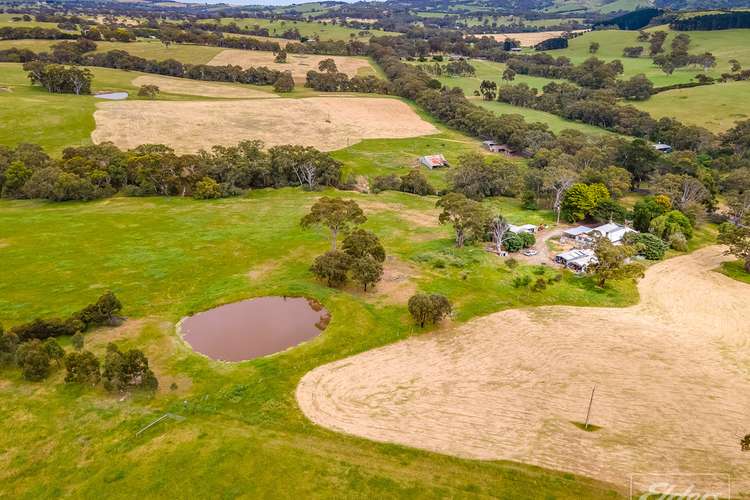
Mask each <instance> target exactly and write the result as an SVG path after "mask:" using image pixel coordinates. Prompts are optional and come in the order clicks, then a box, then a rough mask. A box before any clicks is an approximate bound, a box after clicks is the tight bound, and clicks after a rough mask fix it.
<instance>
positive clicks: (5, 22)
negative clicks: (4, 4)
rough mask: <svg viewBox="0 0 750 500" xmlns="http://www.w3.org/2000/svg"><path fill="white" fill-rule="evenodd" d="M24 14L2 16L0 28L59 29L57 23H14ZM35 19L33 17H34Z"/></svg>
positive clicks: (0, 15)
mask: <svg viewBox="0 0 750 500" xmlns="http://www.w3.org/2000/svg"><path fill="white" fill-rule="evenodd" d="M21 16H23V14H0V28H5V27H11V28H47V29H59V28H58V27H57V23H46V22H45V23H42V22H37V21H34V20H33V19H32V20H31V21H13V20H12V19H13V18H14V17H21ZM32 18H33V16H32Z"/></svg>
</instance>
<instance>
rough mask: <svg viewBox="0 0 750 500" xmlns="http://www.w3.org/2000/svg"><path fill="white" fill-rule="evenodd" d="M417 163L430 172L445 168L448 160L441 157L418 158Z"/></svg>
mask: <svg viewBox="0 0 750 500" xmlns="http://www.w3.org/2000/svg"><path fill="white" fill-rule="evenodd" d="M419 163H421V164H422V165H424V166H425V167H427V168H429V169H430V170H432V169H433V168H440V167H447V166H448V160H446V159H445V156H443V155H427V156H420V157H419Z"/></svg>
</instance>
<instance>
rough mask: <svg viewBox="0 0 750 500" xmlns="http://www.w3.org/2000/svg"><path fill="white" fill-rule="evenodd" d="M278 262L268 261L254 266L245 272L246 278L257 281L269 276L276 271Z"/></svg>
mask: <svg viewBox="0 0 750 500" xmlns="http://www.w3.org/2000/svg"><path fill="white" fill-rule="evenodd" d="M278 267H279V262H278V261H275V260H274V261H269V262H264V263H263V264H258V265H257V266H254V267H253V268H252V269H250V271H248V272H247V277H248V278H250V280H252V281H257V280H259V279H263V278H265V277H266V276H268V275H269V274H271V273H272V272H273V271H275V270H276V269H278Z"/></svg>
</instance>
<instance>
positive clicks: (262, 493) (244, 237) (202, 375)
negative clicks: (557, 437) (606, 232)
mask: <svg viewBox="0 0 750 500" xmlns="http://www.w3.org/2000/svg"><path fill="white" fill-rule="evenodd" d="M321 194H327V195H331V196H345V197H347V198H354V199H356V200H357V201H358V202H359V203H360V204H361V205H362V206H363V207H364V208H365V209H366V211H367V215H368V221H367V223H366V224H365V227H366V228H368V229H370V230H372V231H374V232H375V233H377V234H378V236H379V237H380V238H381V239H382V241H383V243H384V245H385V248H386V250H387V252H388V254H389V255H392V256H394V257H395V258H397V259H399V260H401V261H403V262H405V263H408V265H409V266H411V267H412V268H413V269H414V276H413V278H412V279H413V280H414V282H415V283H416V286H417V288H418V289H421V290H425V291H440V292H441V293H444V294H446V295H447V296H448V297H450V299H451V300H453V301H454V303H455V305H456V321H459V322H461V321H465V320H468V319H470V318H472V317H476V316H478V315H482V314H487V313H490V312H493V311H498V310H501V309H505V308H509V307H520V306H527V305H541V304H558V303H564V304H578V305H588V306H590V305H601V306H605V305H606V306H612V305H617V306H621V305H626V304H632V303H633V302H635V301H636V300H637V293H636V289H635V287H634V286H633V284H632V283H630V282H624V283H619V284H617V285H616V286H615V287H613V288H611V289H608V290H606V291H600V290H597V289H596V288H595V287H594V286H593V283H592V282H591V280H590V279H588V278H579V277H575V276H573V275H571V274H568V273H565V274H564V277H563V280H562V281H561V282H559V283H555V284H554V285H552V286H550V287H548V288H547V290H545V291H544V292H539V293H535V292H531V291H530V290H527V289H521V290H519V289H516V288H513V287H512V286H511V280H512V278H513V276H515V275H520V274H525V273H530V271H531V270H530V269H529V268H527V267H524V266H522V267H521V268H519V269H517V270H515V271H510V270H508V269H507V267H505V266H504V265H502V264H501V263H500V261H499V260H498V259H497V258H496V257H494V256H493V255H491V254H489V253H486V252H484V251H483V250H481V249H480V248H479V247H470V248H465V249H461V250H459V249H455V248H454V246H453V243H452V239H451V231H450V229H449V228H446V227H443V226H433V225H431V224H419V225H417V224H415V223H414V222H413V221H412V215H411V214H413V213H420V214H424V215H429V214H434V211H433V210H434V209H433V207H434V203H435V198H434V197H428V198H421V197H416V196H411V195H405V194H400V193H382V194H380V195H377V196H376V195H361V194H357V193H341V192H334V191H329V192H325V193H307V192H303V191H300V190H297V189H283V190H275V191H274V190H260V191H253V192H251V193H250V194H249V195H247V196H246V197H243V198H233V199H224V200H217V201H208V202H198V201H194V200H191V199H183V198H113V199H108V200H102V201H97V202H91V203H56V204H55V203H42V202H33V201H0V259H1V260H2V262H3V280H0V321H1V322H2V323H3V324H4V325H5V326H11V325H13V324H17V323H20V322H23V321H27V320H29V319H31V318H34V317H36V316H45V317H47V316H57V315H64V314H67V313H70V312H71V311H74V310H76V309H78V308H80V307H82V306H84V305H85V304H88V303H89V302H91V301H92V300H94V299H95V298H96V297H97V296H98V295H100V294H101V293H102V292H103V291H104V290H113V291H114V292H115V293H116V294H117V295H118V297H120V298H121V300H122V302H123V303H124V310H123V314H124V315H126V316H127V317H128V320H127V322H126V323H125V325H124V326H123V327H120V328H118V329H108V328H104V329H99V330H96V331H94V332H89V333H87V334H86V339H87V340H86V342H87V346H88V347H87V348H90V349H92V350H93V351H94V352H96V353H97V354H99V355H102V354H103V351H104V347H105V345H106V343H107V342H108V341H110V340H114V341H116V342H117V343H118V344H119V345H121V346H123V347H138V348H141V349H143V350H144V351H145V352H146V354H147V355H148V356H149V359H150V361H151V366H152V367H153V369H154V370H155V371H156V373H157V376H158V377H159V379H160V382H161V389H160V391H159V393H157V395H156V396H155V397H154V398H152V399H150V398H146V397H144V396H140V395H135V396H133V397H127V398H123V399H121V398H120V397H119V396H117V397H113V396H110V395H108V394H106V393H104V392H103V391H102V390H101V389H86V388H83V387H73V386H65V385H64V384H63V383H62V373H61V371H60V370H59V369H58V370H56V371H55V372H54V373H53V375H52V377H51V378H50V379H49V380H46V381H44V382H41V383H30V382H25V381H23V380H21V378H20V376H19V374H18V373H17V372H16V371H15V370H4V371H2V372H0V398H2V400H3V401H4V404H3V405H0V418H2V420H3V422H4V424H3V425H4V428H5V432H3V433H0V448H1V449H2V450H3V454H2V456H3V467H2V469H1V470H0V481H1V482H2V485H3V492H4V494H5V495H7V496H9V497H13V498H40V497H52V496H55V497H59V496H75V497H79V498H88V497H97V496H105V495H106V496H107V498H133V497H134V496H141V497H173V496H180V497H185V496H187V497H191V498H201V497H213V496H215V495H216V492H221V493H222V495H223V496H250V497H268V496H274V497H277V498H278V497H285V498H286V497H297V498H331V497H335V496H340V495H341V494H342V492H344V491H346V492H349V494H350V495H351V496H355V497H360V498H364V497H367V498H410V499H411V498H434V497H451V498H475V497H484V496H502V497H505V498H521V497H528V496H529V494H530V492H534V494H535V495H537V494H538V495H542V496H545V497H548V498H558V499H566V498H570V499H573V498H576V499H578V498H591V499H601V498H615V497H619V495H620V493H619V492H618V491H619V490H615V487H614V486H611V485H607V484H603V483H600V482H597V481H593V480H589V479H586V478H581V477H577V476H574V475H572V474H564V473H558V472H553V471H547V470H544V469H541V468H538V467H531V466H526V465H522V464H517V463H511V462H503V461H471V460H461V459H457V458H452V457H448V456H444V455H439V454H434V453H428V452H424V451H419V450H415V449H410V448H406V447H403V446H398V445H390V444H378V443H374V442H370V441H367V440H364V439H359V438H355V437H350V436H346V435H343V434H338V433H335V432H332V431H328V430H325V429H323V428H320V427H317V426H315V425H313V424H312V423H310V422H309V421H308V420H307V419H306V418H305V417H304V416H303V415H302V414H301V413H300V411H299V409H298V407H297V404H296V400H295V396H294V391H295V388H296V385H297V382H298V381H299V379H300V378H301V377H302V376H303V375H304V374H305V373H306V372H307V371H309V370H310V369H312V368H314V367H316V366H319V365H321V364H324V363H327V362H330V361H333V360H336V359H340V358H343V357H346V356H349V355H352V354H355V353H358V352H362V351H365V350H368V349H372V348H374V347H377V346H380V345H384V344H388V343H391V342H395V341H398V340H401V339H404V338H407V337H409V336H412V335H418V334H421V333H422V331H420V330H419V329H417V328H415V327H414V326H413V325H412V323H411V321H410V320H409V319H408V314H407V312H406V307H405V305H404V304H403V303H400V302H395V303H393V302H391V301H389V300H388V298H387V297H382V296H378V295H377V293H376V292H375V293H373V292H370V293H368V294H363V293H361V292H359V291H355V290H354V289H353V288H351V289H347V290H343V291H340V290H332V289H329V288H326V287H325V286H323V285H321V284H320V283H318V282H317V281H316V280H314V279H313V278H312V276H311V275H310V273H309V271H308V268H309V265H310V262H311V260H312V259H313V258H314V257H315V256H316V255H318V254H320V253H322V252H324V251H325V250H326V249H327V248H328V243H327V237H326V235H325V234H324V232H322V231H317V230H303V229H301V228H300V226H299V219H300V217H301V216H302V215H303V214H304V213H305V212H306V211H307V210H308V208H309V206H310V204H311V203H312V202H313V201H314V199H315V198H316V197H317V196H320V195H321ZM493 203H494V204H495V208H496V209H501V210H502V211H503V212H504V213H505V214H506V215H507V216H508V217H509V218H510V220H512V221H517V222H525V221H538V220H546V221H549V220H550V219H551V214H550V213H549V212H544V211H540V212H525V211H522V210H521V209H520V208H519V207H518V203H517V202H516V201H514V200H505V199H502V200H497V201H494V202H493ZM269 294H275V295H305V296H310V297H314V298H317V299H318V300H320V301H321V302H323V304H324V305H325V306H326V308H328V310H329V311H330V312H331V314H332V321H331V323H330V325H329V327H328V328H327V329H326V331H325V332H324V333H323V334H322V335H321V336H320V337H318V338H316V339H314V340H312V341H310V342H308V343H306V344H303V345H301V346H299V347H297V348H294V349H291V350H289V351H286V352H284V353H281V354H278V355H275V356H271V357H267V358H263V359H258V360H254V361H248V362H242V363H234V364H228V363H220V362H213V361H210V360H208V359H207V358H204V357H202V356H199V355H197V354H195V353H193V352H192V351H191V350H190V349H189V348H188V347H187V346H186V344H184V343H183V342H182V341H181V340H180V339H179V337H178V336H177V334H176V333H175V330H174V324H175V322H176V321H178V320H179V319H180V318H181V317H183V316H184V315H186V314H190V313H192V312H196V311H200V310H204V309H207V308H210V307H212V306H215V305H218V304H223V303H227V302H232V301H236V300H240V299H244V298H248V297H253V296H260V295H269ZM62 343H63V344H64V345H68V344H69V342H68V340H67V339H63V340H62ZM173 384H174V385H173ZM170 386H171V388H170ZM166 412H170V413H174V414H177V415H180V416H182V417H185V420H184V421H181V422H175V421H171V420H168V421H165V422H162V423H160V424H158V425H157V426H155V427H153V428H151V429H149V430H148V431H146V432H144V433H143V434H141V435H139V436H136V435H135V434H136V432H137V431H138V430H139V429H141V428H143V427H144V426H145V425H147V424H148V423H149V422H152V421H153V420H155V419H156V418H158V417H159V416H162V415H163V414H164V413H166ZM279 478H283V480H279Z"/></svg>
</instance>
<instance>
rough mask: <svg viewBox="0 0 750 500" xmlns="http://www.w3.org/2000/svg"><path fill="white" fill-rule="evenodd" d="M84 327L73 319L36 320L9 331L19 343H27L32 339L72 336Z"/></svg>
mask: <svg viewBox="0 0 750 500" xmlns="http://www.w3.org/2000/svg"><path fill="white" fill-rule="evenodd" d="M84 327H85V325H84V324H83V323H82V322H81V321H79V320H77V319H75V318H69V319H67V320H63V319H60V318H52V319H41V318H37V319H35V320H33V321H30V322H29V323H25V324H23V325H18V326H16V327H14V328H13V329H12V330H11V331H12V332H13V333H14V334H15V335H17V336H18V339H19V340H20V341H21V342H27V341H30V340H33V339H37V340H45V339H48V338H49V337H60V336H62V335H73V334H74V333H76V332H77V331H80V330H83V329H84Z"/></svg>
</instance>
